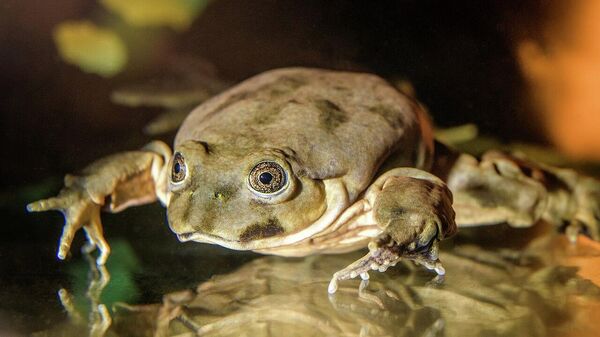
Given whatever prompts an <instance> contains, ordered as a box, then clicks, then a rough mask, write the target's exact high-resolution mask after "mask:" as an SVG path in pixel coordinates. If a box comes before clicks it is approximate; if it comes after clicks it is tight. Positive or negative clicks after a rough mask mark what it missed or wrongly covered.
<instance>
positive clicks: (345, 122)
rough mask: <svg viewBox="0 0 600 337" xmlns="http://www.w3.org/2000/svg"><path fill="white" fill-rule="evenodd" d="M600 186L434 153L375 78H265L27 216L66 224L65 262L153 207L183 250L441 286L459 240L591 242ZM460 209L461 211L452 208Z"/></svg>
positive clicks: (281, 74)
mask: <svg viewBox="0 0 600 337" xmlns="http://www.w3.org/2000/svg"><path fill="white" fill-rule="evenodd" d="M599 196H600V183H598V181H596V180H594V179H591V178H588V177H583V176H580V175H578V174H577V173H575V172H573V171H569V170H559V169H555V168H552V167H546V166H543V165H538V164H535V163H531V162H528V161H527V160H524V159H519V158H516V157H512V156H508V155H503V154H498V153H488V154H486V155H484V156H483V157H482V158H481V159H476V158H474V157H471V156H469V155H465V154H459V153H456V152H454V151H452V150H450V149H448V148H446V147H444V146H442V145H441V144H436V146H435V147H434V141H433V136H432V132H431V126H430V124H429V121H428V118H427V116H426V114H425V113H424V111H423V109H422V108H421V107H420V105H419V104H418V103H417V102H416V101H414V100H413V99H411V98H409V97H407V96H405V95H404V94H402V93H400V92H399V91H398V90H396V89H395V88H393V87H392V86H390V85H389V84H388V83H387V82H385V81H384V80H383V79H381V78H379V77H377V76H375V75H370V74H358V73H346V72H335V71H326V70H318V69H305V68H288V69H279V70H273V71H269V72H266V73H263V74H260V75H258V76H255V77H253V78H251V79H248V80H246V81H244V82H243V83H241V84H239V85H237V86H234V87H232V88H231V89H228V90H227V91H225V92H223V93H221V94H219V95H218V96H216V97H214V98H212V99H210V100H208V101H206V102H205V103H203V104H201V105H200V106H199V107H197V108H196V109H195V110H193V111H192V112H191V113H190V115H189V116H188V117H187V118H186V120H185V121H184V123H183V125H182V126H181V128H180V129H179V132H178V134H177V136H176V139H175V145H174V154H172V153H171V151H170V149H169V148H168V146H167V145H165V144H164V143H161V142H154V143H151V144H150V145H149V146H148V147H146V148H144V149H142V151H137V152H128V153H124V154H117V155H115V156H112V157H108V158H105V159H102V160H100V161H99V162H97V163H93V164H92V165H91V166H90V167H88V168H86V169H85V170H84V171H83V172H82V174H81V175H79V176H67V177H66V178H65V188H64V189H63V190H62V191H61V192H60V194H59V196H58V197H56V198H51V199H46V200H42V201H38V202H34V203H32V204H30V205H29V206H28V208H29V210H31V211H43V210H48V209H58V210H61V211H63V213H64V214H65V218H66V225H65V228H64V231H63V236H62V238H61V244H60V249H59V257H60V258H64V257H65V256H66V253H67V252H68V250H69V248H70V244H71V240H72V238H73V235H74V234H75V232H76V231H77V230H79V229H80V228H82V227H83V228H84V229H85V230H86V233H87V234H88V239H89V242H90V245H91V246H97V247H98V248H100V250H101V255H100V257H99V259H98V263H99V264H102V263H104V262H105V261H106V258H107V256H108V252H109V246H108V243H106V241H105V240H104V238H103V235H102V226H101V223H100V215H99V211H100V209H101V208H102V207H104V208H105V209H107V210H108V211H119V210H122V209H124V208H126V207H128V206H132V205H138V204H143V203H147V202H151V201H154V200H156V199H159V200H160V201H161V202H162V203H163V204H164V205H165V206H166V207H167V214H168V219H169V225H170V227H171V229H172V230H173V231H174V232H175V233H176V234H177V235H178V238H179V239H180V240H181V241H190V240H192V241H198V242H207V243H213V244H218V245H222V246H225V247H228V248H231V249H239V250H254V251H258V252H262V253H266V254H275V255H283V256H305V255H310V254H318V253H344V252H348V251H353V250H357V249H360V248H364V247H367V246H368V248H369V253H368V254H367V255H366V256H365V257H363V258H361V259H359V260H357V261H356V262H355V263H353V264H351V265H349V266H348V267H346V268H344V269H342V270H340V271H339V272H337V273H335V274H334V277H333V279H332V280H331V283H330V285H329V292H330V293H333V292H335V291H336V290H337V287H338V281H339V280H345V279H349V278H354V277H357V276H359V275H360V276H361V277H362V278H363V279H364V280H366V279H368V278H369V274H368V272H369V271H370V270H378V271H385V270H386V269H387V268H388V267H389V266H393V265H395V264H396V263H397V262H398V261H399V260H400V259H402V258H406V259H410V260H413V261H415V262H417V263H419V264H422V265H424V266H425V267H427V268H428V269H432V270H435V271H436V272H437V273H438V274H444V272H445V271H444V268H443V267H442V265H441V263H440V261H439V259H438V242H439V241H440V240H443V239H445V238H447V237H449V236H451V235H453V234H454V233H455V232H456V231H457V225H458V226H467V225H468V226H471V225H481V224H492V223H502V222H507V223H509V224H510V225H513V226H521V227H523V226H531V225H533V224H534V223H535V222H537V221H538V220H540V219H545V220H547V221H550V222H551V223H554V224H556V225H557V227H559V228H560V227H561V226H563V225H564V224H570V225H569V226H568V228H567V232H568V234H569V235H570V237H571V238H575V237H576V236H577V234H578V233H579V232H580V231H582V232H584V233H586V234H588V235H590V236H591V237H592V238H594V239H596V240H598V239H599V232H598V229H599V227H600V226H599V222H600V197H599ZM453 202H454V203H453Z"/></svg>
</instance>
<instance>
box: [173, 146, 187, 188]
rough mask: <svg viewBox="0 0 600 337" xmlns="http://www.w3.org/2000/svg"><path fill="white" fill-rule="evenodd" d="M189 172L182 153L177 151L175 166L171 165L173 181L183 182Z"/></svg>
mask: <svg viewBox="0 0 600 337" xmlns="http://www.w3.org/2000/svg"><path fill="white" fill-rule="evenodd" d="M186 174H187V167H186V165H185V160H184V159H183V156H182V155H181V153H179V152H176V153H175V155H174V156H173V166H172V167H171V181H172V182H174V183H179V182H182V181H183V180H184V179H185V176H186Z"/></svg>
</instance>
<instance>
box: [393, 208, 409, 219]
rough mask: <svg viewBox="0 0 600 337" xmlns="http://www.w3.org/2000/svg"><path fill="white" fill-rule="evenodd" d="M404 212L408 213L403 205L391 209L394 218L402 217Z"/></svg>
mask: <svg viewBox="0 0 600 337" xmlns="http://www.w3.org/2000/svg"><path fill="white" fill-rule="evenodd" d="M404 214H406V210H405V209H404V208H402V207H396V208H393V209H392V210H391V211H390V217H392V218H401V217H402V216H404Z"/></svg>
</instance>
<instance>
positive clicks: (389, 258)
mask: <svg viewBox="0 0 600 337" xmlns="http://www.w3.org/2000/svg"><path fill="white" fill-rule="evenodd" d="M365 199H366V200H367V202H368V203H369V204H370V205H371V207H372V209H371V212H370V216H371V222H374V223H376V224H377V226H378V227H379V228H380V229H381V230H382V233H381V234H380V235H379V236H378V237H377V238H375V239H374V240H373V241H371V242H370V243H369V245H368V248H369V253H368V254H367V255H365V256H364V257H363V258H361V259H359V260H358V261H356V262H354V263H352V264H351V265H349V266H348V267H346V268H344V269H343V270H340V271H338V272H336V273H335V274H334V275H333V278H332V280H331V282H330V284H329V289H328V291H329V293H334V292H336V290H337V282H338V281H340V280H347V279H350V278H355V277H357V276H359V275H360V277H361V278H362V279H363V280H367V279H368V278H369V274H368V272H369V271H370V270H377V271H380V272H384V271H385V270H386V269H387V268H388V267H390V266H394V265H395V264H396V263H398V262H399V261H400V260H401V259H403V258H404V259H409V260H413V261H414V262H416V263H418V264H421V265H423V266H425V267H426V268H428V269H433V270H435V271H436V272H437V273H438V274H439V275H443V274H444V273H445V271H444V268H443V267H442V264H441V262H440V261H439V258H438V252H439V248H438V242H439V241H440V240H442V239H444V238H447V237H449V236H451V235H453V234H454V233H456V231H457V227H456V224H455V222H454V210H453V209H452V193H450V190H449V189H448V187H447V186H446V184H445V183H444V182H443V181H442V180H440V179H439V178H437V177H436V176H434V175H432V174H430V173H427V172H425V171H421V170H418V169H414V168H397V169H393V170H391V171H389V172H387V173H385V174H384V175H382V176H381V177H379V178H378V179H376V180H375V182H374V183H373V185H372V186H371V187H369V189H368V190H367V192H366V193H365Z"/></svg>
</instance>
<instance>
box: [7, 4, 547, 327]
mask: <svg viewBox="0 0 600 337" xmlns="http://www.w3.org/2000/svg"><path fill="white" fill-rule="evenodd" d="M512 3H513V2H510V1H502V0H498V1H491V0H484V1H468V0H454V1H426V0H411V1H389V2H379V1H377V2H376V1H271V0H262V1H244V0H215V1H214V2H213V3H212V4H211V5H209V7H208V8H207V9H206V10H205V11H204V12H203V13H202V15H200V16H199V17H198V19H197V20H196V21H195V22H194V24H193V26H192V27H191V28H190V29H189V30H187V31H185V32H182V33H176V32H174V31H171V30H169V29H158V28H154V29H130V31H129V33H128V34H130V35H131V36H133V37H134V38H136V37H137V40H138V41H139V40H144V41H146V42H144V43H140V44H139V45H137V47H139V49H138V50H137V51H134V52H133V53H132V57H131V59H130V62H129V64H128V66H127V68H126V70H125V71H124V72H123V73H121V74H119V75H118V76H116V77H114V78H110V79H106V78H103V77H100V76H97V75H92V74H86V73H84V72H82V71H80V70H79V69H78V68H76V67H74V66H71V65H68V64H66V63H64V62H63V61H62V60H61V59H60V57H59V56H58V53H57V50H56V48H55V45H54V42H53V40H52V29H53V27H54V26H56V25H57V24H58V23H60V22H61V21H64V20H67V19H90V20H101V19H102V20H104V19H106V15H107V14H106V13H105V12H103V11H102V9H101V8H100V6H99V4H98V3H97V2H95V1H84V0H53V1H47V0H3V1H2V2H0V112H1V122H0V123H1V124H0V125H1V130H2V132H1V134H0V144H1V145H0V146H1V148H2V156H1V158H2V160H1V165H0V206H1V207H2V213H3V220H2V221H1V224H0V245H1V246H0V303H1V304H0V327H2V326H3V325H8V326H14V327H17V328H16V329H17V330H18V331H25V332H27V331H34V330H39V329H43V328H46V327H48V326H49V325H51V324H52V323H53V322H55V321H56V320H58V319H62V318H64V313H63V312H62V311H61V308H60V305H59V303H58V301H57V299H56V290H57V289H59V288H60V287H68V286H69V285H70V282H71V281H70V280H69V277H68V275H67V274H68V272H67V269H68V268H69V267H68V266H69V263H70V262H58V261H57V260H56V258H55V248H56V247H55V246H56V242H57V239H58V237H59V235H60V231H61V226H60V224H61V223H62V220H61V216H60V214H58V213H44V214H35V215H27V214H26V212H25V204H26V203H27V202H30V201H32V200H35V199H37V198H40V197H48V196H50V195H53V194H55V193H56V192H57V191H58V190H59V188H60V185H61V179H62V176H63V175H64V174H65V173H67V172H73V171H75V170H76V169H78V168H81V167H82V166H84V165H85V164H86V163H89V162H90V161H92V160H94V159H97V158H99V157H100V156H102V155H106V154H109V153H112V152H116V151H121V150H127V149H135V148H138V147H140V146H142V145H143V144H145V143H146V142H148V141H149V140H150V138H149V137H147V136H145V135H143V133H142V131H141V130H142V128H143V126H144V124H145V123H146V122H147V121H149V120H150V119H151V118H152V117H153V116H155V115H156V114H157V113H159V111H158V110H156V109H132V108H126V107H119V106H116V105H114V104H112V103H111V102H110V101H109V94H110V91H111V90H112V89H113V88H115V87H116V86H118V85H121V84H124V83H129V82H132V81H135V80H138V79H140V78H142V77H144V76H146V75H147V74H151V73H153V72H155V71H157V70H160V69H161V67H162V66H163V65H164V63H165V60H168V59H169V58H170V57H171V56H173V55H187V56H200V57H204V58H205V59H207V60H209V61H211V62H212V63H214V64H215V65H216V67H217V69H218V70H219V71H220V73H221V74H222V76H224V77H226V78H229V79H232V80H240V79H244V78H246V77H249V76H251V75H253V74H256V73H259V72H261V71H263V70H267V69H271V68H275V67H283V66H315V67H326V68H336V69H354V70H366V71H371V72H375V73H377V74H380V75H382V76H385V77H387V78H398V77H405V78H408V79H410V81H411V82H412V83H413V84H414V86H415V88H416V91H417V94H418V97H419V98H420V100H421V101H422V102H424V103H425V105H426V106H428V107H429V109H430V111H431V113H432V115H433V116H434V119H435V122H436V123H437V124H438V125H442V126H449V125H457V124H461V123H467V122H475V123H477V124H478V125H479V126H480V128H481V130H482V131H483V132H484V133H491V134H493V135H495V136H498V137H500V138H503V139H511V140H516V139H528V140H531V139H538V140H541V139H540V138H539V137H538V136H536V132H537V131H536V127H535V123H534V122H532V121H530V120H529V118H528V117H527V115H525V114H524V113H523V109H522V108H521V106H522V104H521V103H520V93H521V89H522V83H521V80H520V77H519V74H518V70H517V68H516V64H515V62H514V60H513V56H512V52H511V45H512V41H511V39H510V36H513V35H511V34H510V29H509V27H514V26H515V25H518V24H519V23H518V22H517V21H514V20H515V18H516V17H517V16H516V15H514V14H515V13H517V12H518V11H520V10H522V9H518V8H517V7H516V6H512V5H511V4H512ZM514 3H516V1H515V2H514ZM531 17H532V18H535V17H536V13H534V12H533V13H531ZM111 20H117V19H115V18H112V19H111ZM129 47H132V48H136V45H133V46H129ZM104 219H105V220H104V222H105V224H106V228H107V236H108V239H109V242H111V238H114V237H124V238H126V239H127V240H129V241H130V242H131V245H132V246H133V248H134V250H135V251H136V253H137V254H138V256H139V257H140V259H141V262H140V264H141V265H143V266H145V268H146V273H145V274H144V275H143V276H138V277H137V278H136V282H137V284H138V286H139V287H141V288H143V289H146V287H145V286H144V285H148V284H152V282H154V281H155V279H156V278H161V279H162V280H163V281H164V279H167V281H169V282H171V283H170V284H171V285H172V286H173V288H174V289H177V288H178V287H179V288H181V286H190V284H188V283H186V281H189V282H192V281H193V282H197V281H198V277H197V275H194V274H193V272H192V271H187V270H188V269H187V266H189V265H190V264H194V263H196V264H197V263H199V262H198V261H201V260H200V259H199V255H202V254H201V253H199V252H204V253H206V248H197V247H198V245H181V244H179V243H177V242H176V239H175V238H174V236H173V235H171V234H170V233H169V230H168V228H167V226H166V223H165V221H164V212H163V211H162V210H161V209H160V208H159V207H158V206H156V205H151V206H145V207H142V208H138V209H136V210H132V211H128V212H126V213H124V214H117V215H109V216H106V217H105V218H104ZM123 222H127V223H128V224H127V226H125V225H122V226H119V225H118V223H123ZM81 236H82V235H80V236H79V237H78V239H77V240H78V241H76V243H75V244H74V247H78V246H79V245H81ZM157 241H160V242H161V244H162V245H161V246H160V247H158V246H154V245H153V244H152V242H157ZM210 249H213V248H210ZM210 249H209V252H210V253H211V254H216V255H219V254H222V258H221V260H218V261H220V265H222V266H227V268H231V267H232V266H235V265H239V264H240V263H241V262H242V261H244V259H246V258H240V257H239V255H235V254H234V253H229V252H223V251H221V250H218V249H217V248H214V249H213V250H212V251H211V250H210ZM74 251H75V253H74V254H75V255H77V254H78V253H77V252H76V251H77V250H76V249H74ZM232 254H233V255H232ZM219 256H220V255H219ZM157 261H158V262H157ZM223 268H225V267H221V269H219V268H218V267H207V268H206V269H205V272H206V273H205V274H204V276H202V277H204V278H205V277H207V276H206V275H210V274H212V273H214V272H217V271H220V270H223ZM174 271H175V272H174ZM202 277H201V278H202ZM160 291H161V289H154V292H146V293H144V294H143V295H142V297H141V298H140V301H142V302H144V301H148V302H151V301H154V302H156V301H158V300H160V294H161V293H160Z"/></svg>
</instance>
